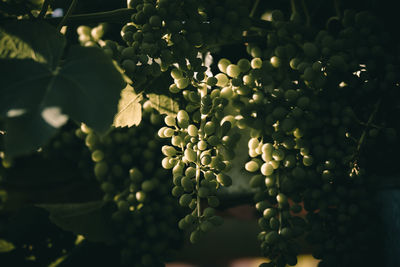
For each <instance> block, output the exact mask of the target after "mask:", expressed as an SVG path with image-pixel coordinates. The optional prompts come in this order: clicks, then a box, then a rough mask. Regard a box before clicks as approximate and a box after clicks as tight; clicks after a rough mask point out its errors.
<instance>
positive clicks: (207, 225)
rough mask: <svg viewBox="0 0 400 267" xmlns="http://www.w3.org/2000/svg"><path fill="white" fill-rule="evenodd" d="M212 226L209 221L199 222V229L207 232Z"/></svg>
mask: <svg viewBox="0 0 400 267" xmlns="http://www.w3.org/2000/svg"><path fill="white" fill-rule="evenodd" d="M213 228H214V224H212V223H211V222H209V221H204V222H202V223H201V224H200V229H201V231H203V232H204V233H207V232H209V231H211V230H212V229H213Z"/></svg>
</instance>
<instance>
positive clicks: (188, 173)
mask: <svg viewBox="0 0 400 267" xmlns="http://www.w3.org/2000/svg"><path fill="white" fill-rule="evenodd" d="M185 176H186V177H189V178H193V177H195V176H196V168H194V167H188V168H186V170H185Z"/></svg>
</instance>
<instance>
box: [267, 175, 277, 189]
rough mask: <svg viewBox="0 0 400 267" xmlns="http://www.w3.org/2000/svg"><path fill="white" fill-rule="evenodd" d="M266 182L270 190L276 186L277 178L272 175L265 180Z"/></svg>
mask: <svg viewBox="0 0 400 267" xmlns="http://www.w3.org/2000/svg"><path fill="white" fill-rule="evenodd" d="M264 182H265V185H266V186H267V187H268V188H270V187H274V186H275V182H276V180H275V176H273V175H272V176H267V177H266V178H265V180H264Z"/></svg>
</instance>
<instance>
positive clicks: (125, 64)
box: [121, 59, 136, 73]
mask: <svg viewBox="0 0 400 267" xmlns="http://www.w3.org/2000/svg"><path fill="white" fill-rule="evenodd" d="M121 65H122V68H123V69H124V70H126V71H127V72H130V73H133V72H135V70H136V63H135V62H134V61H133V60H131V59H125V60H124V61H122V64H121Z"/></svg>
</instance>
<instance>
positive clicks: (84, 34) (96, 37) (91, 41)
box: [76, 23, 108, 51]
mask: <svg viewBox="0 0 400 267" xmlns="http://www.w3.org/2000/svg"><path fill="white" fill-rule="evenodd" d="M107 28H108V25H107V24H106V23H100V24H99V25H97V26H96V27H89V26H87V25H81V26H79V27H78V28H77V29H76V32H77V34H78V40H79V43H80V44H81V45H83V46H95V47H98V46H102V47H103V46H105V45H106V43H105V41H103V40H102V38H103V36H104V34H105V32H106V31H107ZM105 51H107V50H105Z"/></svg>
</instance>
